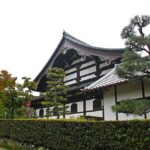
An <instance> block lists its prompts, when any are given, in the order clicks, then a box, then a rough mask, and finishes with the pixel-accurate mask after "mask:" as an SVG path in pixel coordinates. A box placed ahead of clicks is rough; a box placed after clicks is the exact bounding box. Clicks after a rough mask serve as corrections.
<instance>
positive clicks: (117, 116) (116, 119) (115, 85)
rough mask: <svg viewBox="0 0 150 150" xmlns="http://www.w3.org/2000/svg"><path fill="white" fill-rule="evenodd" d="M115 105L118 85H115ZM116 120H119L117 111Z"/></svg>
mask: <svg viewBox="0 0 150 150" xmlns="http://www.w3.org/2000/svg"><path fill="white" fill-rule="evenodd" d="M114 92H115V93H114V94H115V105H117V85H114ZM116 120H118V113H117V112H116Z"/></svg>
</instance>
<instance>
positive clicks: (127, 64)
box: [117, 16, 150, 79]
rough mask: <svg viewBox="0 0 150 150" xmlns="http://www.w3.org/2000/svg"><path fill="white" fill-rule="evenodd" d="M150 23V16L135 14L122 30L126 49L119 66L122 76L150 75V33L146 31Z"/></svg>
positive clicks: (118, 71)
mask: <svg viewBox="0 0 150 150" xmlns="http://www.w3.org/2000/svg"><path fill="white" fill-rule="evenodd" d="M149 24H150V16H141V17H139V16H135V17H134V18H133V19H131V21H130V24H129V25H128V26H126V27H125V28H124V29H123V30H122V33H121V37H122V38H123V39H125V45H126V51H125V53H124V55H123V59H122V64H121V65H119V66H118V68H117V73H118V75H119V76H120V77H124V78H130V79H131V78H134V79H135V78H137V79H139V78H143V77H146V76H147V77H149V76H150V35H146V34H145V33H144V29H146V27H147V26H148V25H149ZM143 55H144V56H143Z"/></svg>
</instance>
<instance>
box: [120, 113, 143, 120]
mask: <svg viewBox="0 0 150 150" xmlns="http://www.w3.org/2000/svg"><path fill="white" fill-rule="evenodd" d="M132 119H144V115H142V116H138V115H132V114H131V115H127V114H125V113H118V120H132Z"/></svg>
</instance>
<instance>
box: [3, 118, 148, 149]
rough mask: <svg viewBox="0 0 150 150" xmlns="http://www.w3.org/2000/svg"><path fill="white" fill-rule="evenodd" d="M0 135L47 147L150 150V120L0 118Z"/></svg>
mask: <svg viewBox="0 0 150 150" xmlns="http://www.w3.org/2000/svg"><path fill="white" fill-rule="evenodd" d="M0 138H7V139H11V140H14V141H17V142H20V143H27V144H32V145H35V146H43V147H45V148H49V149H50V150H101V149H105V150H107V149H108V150H110V149H150V144H149V143H150V120H133V121H106V122H104V121H103V122H95V121H94V122H92V121H91V122H87V121H75V120H72V121H71V120H69V121H67V120H0Z"/></svg>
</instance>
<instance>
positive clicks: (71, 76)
mask: <svg viewBox="0 0 150 150" xmlns="http://www.w3.org/2000/svg"><path fill="white" fill-rule="evenodd" d="M76 77H77V73H72V74H70V75H67V76H65V78H64V81H68V80H71V79H75V78H76Z"/></svg>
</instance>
